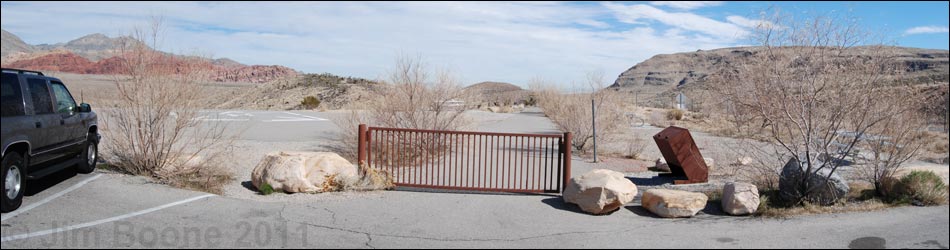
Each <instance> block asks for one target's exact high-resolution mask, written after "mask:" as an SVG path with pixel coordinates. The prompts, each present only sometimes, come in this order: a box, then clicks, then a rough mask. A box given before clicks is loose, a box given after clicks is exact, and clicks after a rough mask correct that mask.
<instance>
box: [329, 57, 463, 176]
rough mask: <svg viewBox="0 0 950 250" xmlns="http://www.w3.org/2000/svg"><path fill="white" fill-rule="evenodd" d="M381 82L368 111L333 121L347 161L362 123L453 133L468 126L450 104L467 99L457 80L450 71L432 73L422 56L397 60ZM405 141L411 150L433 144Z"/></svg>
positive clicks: (373, 92)
mask: <svg viewBox="0 0 950 250" xmlns="http://www.w3.org/2000/svg"><path fill="white" fill-rule="evenodd" d="M381 82H382V83H381V84H380V85H379V86H377V87H376V88H374V89H373V90H372V91H371V94H370V95H371V98H369V101H368V102H367V103H365V105H364V108H365V110H362V111H353V112H351V113H350V114H349V115H348V116H345V117H343V118H338V119H335V120H334V122H335V123H336V124H337V126H339V127H340V128H341V131H342V132H340V133H339V134H338V137H339V141H340V142H341V143H342V145H341V146H340V147H339V148H338V149H337V151H338V152H339V153H340V155H342V156H344V157H345V158H347V159H350V160H355V159H356V153H357V146H358V142H357V129H358V126H359V124H366V125H368V126H373V127H386V128H407V129H426V130H450V131H455V130H460V129H461V128H462V127H463V126H464V125H466V124H467V121H466V119H465V118H464V116H463V112H464V110H463V109H461V108H459V107H453V106H451V105H449V104H450V103H451V101H455V100H464V99H466V93H465V91H463V89H462V88H461V86H460V84H459V82H458V80H457V79H456V78H455V77H454V76H453V75H451V74H450V73H448V72H445V71H438V72H436V71H431V70H430V69H429V68H428V67H427V65H425V64H424V62H423V61H422V58H420V57H416V58H411V57H406V56H400V57H398V58H397V59H396V63H395V68H394V69H393V70H392V71H391V72H390V73H389V76H388V78H387V79H386V80H385V81H381ZM406 141H410V143H413V144H414V145H408V148H410V149H411V148H430V147H426V145H428V144H429V143H431V142H430V141H429V140H425V139H420V140H406ZM412 155H418V154H412Z"/></svg>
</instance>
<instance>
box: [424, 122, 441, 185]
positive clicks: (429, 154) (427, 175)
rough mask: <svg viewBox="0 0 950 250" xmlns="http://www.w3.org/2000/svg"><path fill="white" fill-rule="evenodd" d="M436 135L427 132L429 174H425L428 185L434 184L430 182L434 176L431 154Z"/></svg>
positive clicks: (433, 150)
mask: <svg viewBox="0 0 950 250" xmlns="http://www.w3.org/2000/svg"><path fill="white" fill-rule="evenodd" d="M436 135H438V134H436V133H434V132H429V152H426V153H427V154H426V155H427V156H428V158H429V172H428V173H426V177H429V185H435V182H434V181H433V180H432V177H434V176H435V174H434V173H435V162H434V161H433V159H435V158H434V157H432V153H433V152H435V136H436Z"/></svg>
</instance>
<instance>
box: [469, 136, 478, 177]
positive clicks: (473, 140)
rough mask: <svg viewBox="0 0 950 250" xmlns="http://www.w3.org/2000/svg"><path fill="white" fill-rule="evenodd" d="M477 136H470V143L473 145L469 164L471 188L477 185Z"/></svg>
mask: <svg viewBox="0 0 950 250" xmlns="http://www.w3.org/2000/svg"><path fill="white" fill-rule="evenodd" d="M477 137H478V136H476V135H471V136H469V139H471V144H469V145H470V146H471V147H472V160H471V165H469V166H468V187H470V188H473V187H475V163H476V161H477V158H476V157H477V156H476V155H477V154H478V144H476V143H477V142H478V141H477V139H478V138H477Z"/></svg>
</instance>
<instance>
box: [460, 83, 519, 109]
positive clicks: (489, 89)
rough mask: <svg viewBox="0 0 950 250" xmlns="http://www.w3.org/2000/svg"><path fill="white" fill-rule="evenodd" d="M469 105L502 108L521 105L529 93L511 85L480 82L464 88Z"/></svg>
mask: <svg viewBox="0 0 950 250" xmlns="http://www.w3.org/2000/svg"><path fill="white" fill-rule="evenodd" d="M465 91H466V92H467V93H468V97H469V99H470V100H468V101H469V102H471V103H478V104H486V105H488V106H502V105H512V104H516V103H521V102H523V101H524V100H526V99H527V98H528V96H529V94H530V93H529V91H526V90H524V89H522V88H521V87H518V86H516V85H514V84H511V83H505V82H481V83H477V84H474V85H472V86H468V87H465Z"/></svg>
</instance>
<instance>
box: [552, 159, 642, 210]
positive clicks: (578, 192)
mask: <svg viewBox="0 0 950 250" xmlns="http://www.w3.org/2000/svg"><path fill="white" fill-rule="evenodd" d="M637 192H638V191H637V185H634V184H633V182H631V181H630V180H628V179H627V178H626V177H625V176H624V175H623V174H622V173H620V172H616V171H611V170H606V169H595V170H594V171H590V172H588V173H586V174H584V175H581V176H579V177H574V178H571V181H570V182H569V183H568V184H567V187H566V188H565V189H564V194H563V197H564V201H565V202H568V203H573V204H577V205H578V206H579V207H580V208H581V210H584V212H588V213H591V214H606V213H610V212H613V211H616V210H617V209H620V208H621V207H623V206H624V205H625V204H627V203H630V201H633V198H635V197H636V196H637Z"/></svg>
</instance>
